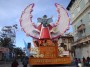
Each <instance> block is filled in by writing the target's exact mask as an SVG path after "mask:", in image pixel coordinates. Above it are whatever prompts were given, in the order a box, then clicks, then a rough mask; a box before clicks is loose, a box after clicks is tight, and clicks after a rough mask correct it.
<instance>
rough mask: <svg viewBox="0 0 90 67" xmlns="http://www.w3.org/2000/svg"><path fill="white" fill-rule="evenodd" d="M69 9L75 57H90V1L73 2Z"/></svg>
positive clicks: (73, 0) (74, 0) (78, 0)
mask: <svg viewBox="0 0 90 67" xmlns="http://www.w3.org/2000/svg"><path fill="white" fill-rule="evenodd" d="M67 9H68V10H70V14H71V20H72V21H71V22H72V23H71V24H72V27H73V33H74V34H73V35H74V44H73V46H72V48H73V49H74V56H75V57H76V58H83V57H85V58H87V57H90V0H71V1H70V3H69V5H68V7H67Z"/></svg>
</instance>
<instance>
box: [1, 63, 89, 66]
mask: <svg viewBox="0 0 90 67" xmlns="http://www.w3.org/2000/svg"><path fill="white" fill-rule="evenodd" d="M0 67H11V63H4V64H0ZM18 67H23V65H22V63H21V62H19V66H18ZM28 67H76V66H75V65H72V66H62V65H57V66H56V65H47V66H31V65H28ZM83 67H87V66H83Z"/></svg>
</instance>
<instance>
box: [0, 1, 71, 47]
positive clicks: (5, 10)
mask: <svg viewBox="0 0 90 67" xmlns="http://www.w3.org/2000/svg"><path fill="white" fill-rule="evenodd" d="M69 2H70V0H0V28H2V27H3V26H8V25H14V24H18V31H16V46H17V47H22V48H23V47H24V42H23V40H25V41H26V42H32V38H30V37H27V36H26V35H25V33H24V32H23V31H21V27H20V24H19V19H20V16H21V13H22V11H23V10H24V9H25V8H26V6H28V5H29V4H31V3H35V6H34V10H33V21H34V22H37V18H38V17H42V16H43V15H44V14H46V15H47V16H48V17H51V16H53V21H56V20H57V12H56V7H55V5H54V4H55V3H58V4H61V5H62V6H63V7H64V8H66V7H67V5H68V4H69ZM70 31H71V30H70Z"/></svg>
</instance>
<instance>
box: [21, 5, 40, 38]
mask: <svg viewBox="0 0 90 67" xmlns="http://www.w3.org/2000/svg"><path fill="white" fill-rule="evenodd" d="M33 7H34V4H30V5H29V6H27V7H26V8H25V9H24V11H23V12H22V15H21V18H20V25H21V27H22V29H23V31H24V32H25V33H26V35H29V36H31V37H34V38H39V31H38V30H37V29H36V28H35V24H34V23H33V22H32V14H31V13H32V11H33Z"/></svg>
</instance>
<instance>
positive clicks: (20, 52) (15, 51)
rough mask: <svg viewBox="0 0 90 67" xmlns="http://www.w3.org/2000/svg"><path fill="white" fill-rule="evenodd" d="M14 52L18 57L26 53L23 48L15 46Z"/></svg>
mask: <svg viewBox="0 0 90 67" xmlns="http://www.w3.org/2000/svg"><path fill="white" fill-rule="evenodd" d="M14 53H15V55H16V57H18V58H21V57H22V56H23V55H24V54H25V53H24V52H23V50H22V49H21V48H19V47H17V48H14Z"/></svg>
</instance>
